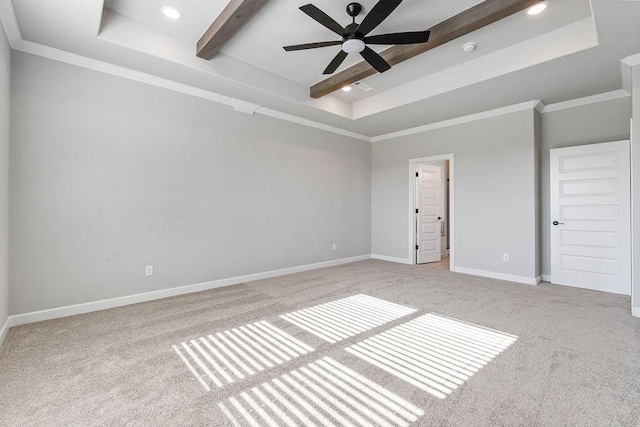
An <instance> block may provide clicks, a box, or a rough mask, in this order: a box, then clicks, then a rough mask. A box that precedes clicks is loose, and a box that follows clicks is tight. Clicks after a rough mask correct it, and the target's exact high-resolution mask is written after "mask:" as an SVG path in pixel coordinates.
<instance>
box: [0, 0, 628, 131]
mask: <svg viewBox="0 0 640 427" xmlns="http://www.w3.org/2000/svg"><path fill="white" fill-rule="evenodd" d="M0 22H1V23H2V27H3V28H4V31H5V34H6V36H7V40H8V41H9V45H10V46H11V48H12V49H14V50H17V51H21V52H25V53H28V54H32V55H36V56H40V57H43V58H47V59H51V60H54V61H58V62H63V63H66V64H70V65H75V66H77V67H81V68H85V69H89V70H93V71H97V72H100V73H105V74H110V75H113V76H116V77H121V78H125V79H128V80H133V81H137V82H140V83H144V84H148V85H151V86H156V87H160V88H163V89H167V90H171V91H173V92H178V93H182V94H185V95H189V96H194V97H197V98H201V99H205V100H208V101H212V102H216V103H218V104H222V105H226V106H228V107H231V108H233V109H234V110H235V111H238V112H241V113H244V114H249V115H253V114H261V115H264V116H268V117H271V118H274V119H277V120H283V121H287V122H291V123H297V124H299V125H302V126H306V127H310V128H314V129H319V130H322V131H325V132H330V133H333V134H338V135H342V136H346V137H349V138H354V139H357V140H360V141H365V142H370V143H373V142H380V141H387V140H392V139H396V138H399V137H402V136H407V135H413V134H416V133H421V132H427V131H430V130H435V129H440V128H444V127H448V126H455V125H459V124H463V123H468V122H473V121H477V120H483V119H487V118H490V117H497V116H501V115H505V114H510V113H513V112H517V111H524V110H536V111H538V112H540V113H550V112H554V111H560V110H564V109H568V108H575V107H581V106H585V105H589V104H594V103H598V102H603V101H610V100H614V99H621V98H625V97H628V96H630V94H629V92H628V91H626V90H624V89H620V90H615V91H611V92H606V93H601V94H597V95H592V96H587V97H584V98H578V99H574V100H570V101H565V102H559V103H556V104H549V105H545V104H544V103H543V102H542V101H540V100H534V101H527V102H523V103H519V104H514V105H510V106H505V107H501V108H496V109H493V110H488V111H483V112H480V113H475V114H470V115H466V116H461V117H456V118H453V119H448V120H443V121H440V122H436V123H430V124H427V125H423V126H418V127H414V128H409V129H405V130H401V131H397V132H392V133H388V134H383V135H378V136H374V137H370V136H367V135H364V134H360V133H357V132H352V131H349V130H346V129H343V128H339V127H336V126H331V125H327V124H324V123H321V122H316V121H314V120H309V119H306V118H303V117H300V116H296V115H293V114H289V113H285V112H282V111H278V110H274V109H271V108H268V107H263V106H261V105H258V104H254V103H252V102H248V101H245V100H241V99H236V98H232V97H229V96H225V95H221V94H219V93H216V92H213V91H209V90H206V89H202V88H198V87H195V86H191V85H188V84H184V83H179V82H176V81H174V80H169V79H165V78H161V77H158V76H154V75H152V74H148V73H144V72H140V71H136V70H132V69H130V68H125V67H121V66H118V65H114V64H110V63H107V62H104V61H100V60H96V59H92V58H88V57H85V56H82V55H77V54H74V53H71V52H67V51H64V50H60V49H56V48H53V47H50V46H46V45H43V44H39V43H35V42H31V41H28V40H24V39H23V38H22V35H21V33H20V28H19V26H18V21H17V18H16V15H15V11H14V8H13V4H12V2H11V0H0ZM620 62H621V67H622V68H623V74H624V69H625V68H626V69H629V68H630V67H633V66H636V65H640V53H638V54H635V55H631V56H628V57H626V58H624V59H622V60H621V61H620Z"/></svg>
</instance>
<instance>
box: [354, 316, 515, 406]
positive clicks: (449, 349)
mask: <svg viewBox="0 0 640 427" xmlns="http://www.w3.org/2000/svg"><path fill="white" fill-rule="evenodd" d="M517 339H518V337H516V336H514V335H509V334H505V333H503V332H498V331H494V330H492V329H487V328H483V327H481V326H477V325H473V324H470V323H466V322H462V321H459V320H455V319H451V318H448V317H444V316H439V315H436V314H427V315H424V316H421V317H418V318H417V319H414V320H412V321H410V322H407V323H405V324H403V325H400V326H397V327H395V328H392V329H389V330H388V331H386V332H382V333H380V334H377V335H375V336H373V337H371V338H368V339H366V340H364V341H362V342H359V343H357V344H355V345H352V346H350V347H347V348H345V350H346V351H347V352H349V353H351V354H353V355H354V356H357V357H359V358H360V359H362V360H365V361H366V362H369V363H371V364H372V365H374V366H377V367H378V368H380V369H382V370H384V371H386V372H388V373H390V374H393V375H395V376H396V377H398V378H400V379H402V380H404V381H406V382H408V383H410V384H412V385H414V386H416V387H418V388H420V389H422V390H424V391H426V392H427V393H429V394H431V395H433V396H435V397H437V398H439V399H444V398H446V397H447V395H449V394H450V393H452V392H453V391H454V390H456V389H457V388H458V387H459V386H461V385H462V384H464V383H465V381H467V380H468V379H469V378H471V377H472V376H473V375H474V374H476V373H477V372H478V371H479V370H480V369H482V368H483V367H484V366H486V365H487V364H488V363H489V362H490V361H491V360H493V359H494V358H495V357H497V356H498V355H499V354H500V353H502V352H503V351H504V350H506V349H507V348H508V347H509V346H510V345H511V344H513V343H514V342H516V340H517Z"/></svg>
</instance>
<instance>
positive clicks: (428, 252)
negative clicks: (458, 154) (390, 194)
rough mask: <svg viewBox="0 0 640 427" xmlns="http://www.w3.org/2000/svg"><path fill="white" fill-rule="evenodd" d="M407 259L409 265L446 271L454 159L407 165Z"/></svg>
mask: <svg viewBox="0 0 640 427" xmlns="http://www.w3.org/2000/svg"><path fill="white" fill-rule="evenodd" d="M409 172H410V178H409V180H410V181H409V182H410V185H409V188H410V197H409V201H410V203H409V204H410V206H409V216H410V220H409V224H410V226H409V234H410V236H409V250H410V253H412V254H413V256H412V257H410V258H409V259H410V260H412V263H413V264H421V265H425V266H427V267H429V268H434V269H438V270H449V269H450V268H451V267H452V266H454V265H455V264H454V263H453V260H454V248H453V244H452V243H453V242H454V240H453V224H454V222H453V218H454V210H453V200H454V198H453V194H454V182H453V177H454V156H453V154H446V155H440V156H432V157H422V158H418V159H411V160H410V161H409Z"/></svg>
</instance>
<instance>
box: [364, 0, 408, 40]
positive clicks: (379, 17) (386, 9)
mask: <svg viewBox="0 0 640 427" xmlns="http://www.w3.org/2000/svg"><path fill="white" fill-rule="evenodd" d="M400 3H402V0H380V1H379V2H378V3H376V5H375V6H373V9H371V11H370V12H369V13H368V14H367V16H366V17H365V18H364V20H363V21H362V24H360V26H359V27H358V32H360V33H362V34H364V35H365V36H366V35H367V34H369V33H370V32H371V31H373V29H374V28H376V27H377V26H378V25H380V24H381V23H382V21H384V20H385V19H387V16H389V15H391V12H393V11H394V10H396V7H398V6H400Z"/></svg>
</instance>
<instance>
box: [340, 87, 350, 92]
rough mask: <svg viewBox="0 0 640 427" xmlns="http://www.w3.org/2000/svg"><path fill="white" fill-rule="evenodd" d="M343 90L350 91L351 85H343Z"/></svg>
mask: <svg viewBox="0 0 640 427" xmlns="http://www.w3.org/2000/svg"><path fill="white" fill-rule="evenodd" d="M342 90H343V91H344V92H351V86H345V87H343V88H342Z"/></svg>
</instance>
